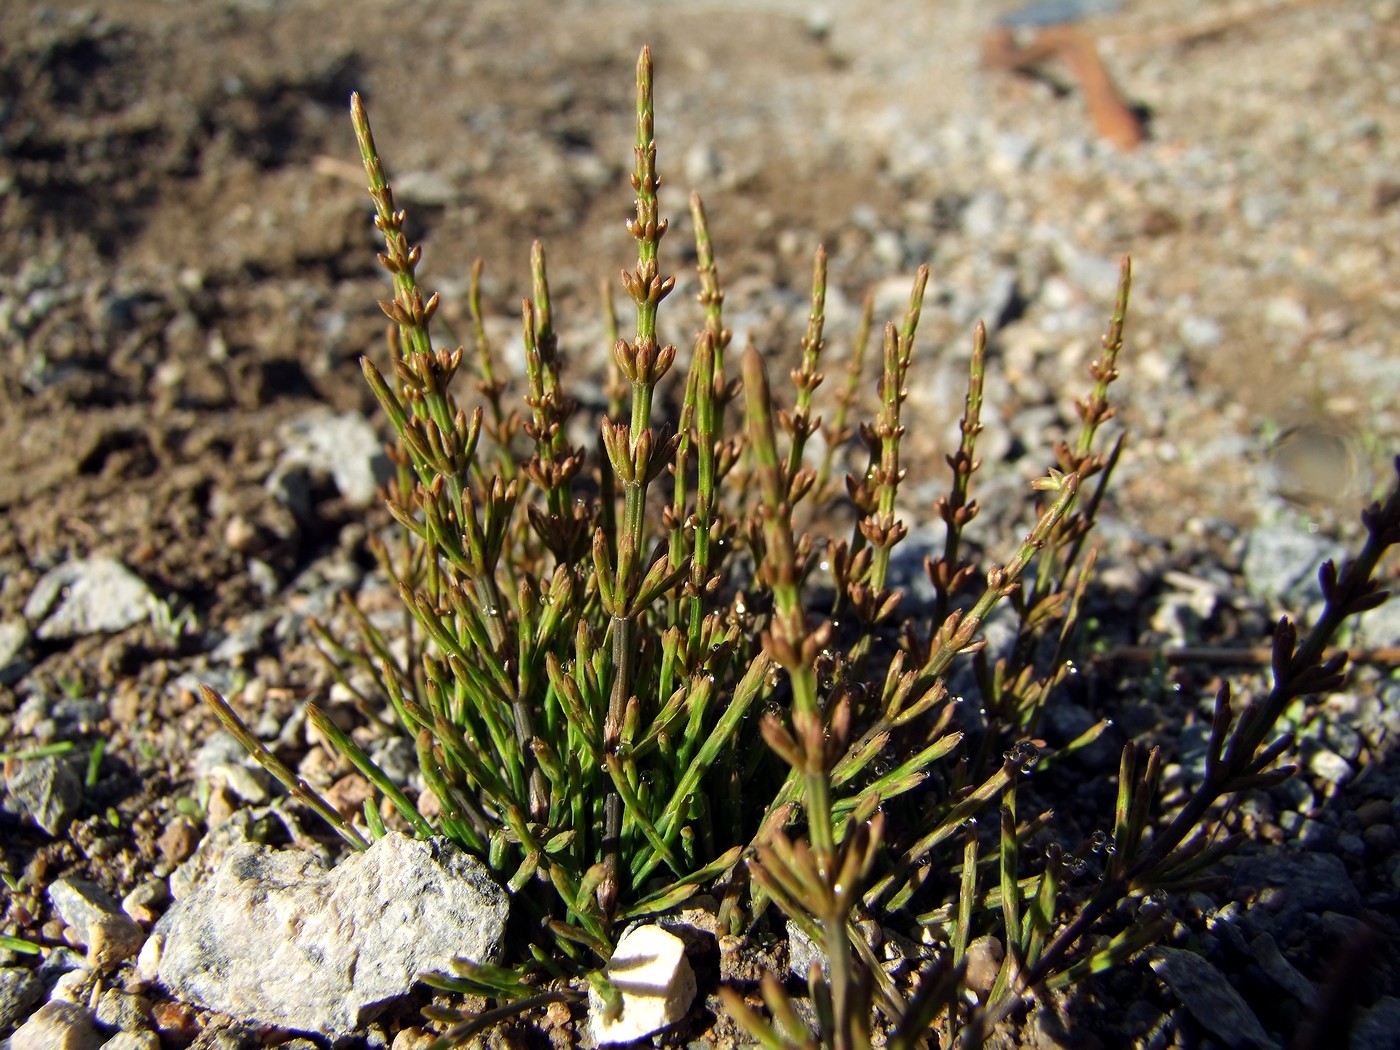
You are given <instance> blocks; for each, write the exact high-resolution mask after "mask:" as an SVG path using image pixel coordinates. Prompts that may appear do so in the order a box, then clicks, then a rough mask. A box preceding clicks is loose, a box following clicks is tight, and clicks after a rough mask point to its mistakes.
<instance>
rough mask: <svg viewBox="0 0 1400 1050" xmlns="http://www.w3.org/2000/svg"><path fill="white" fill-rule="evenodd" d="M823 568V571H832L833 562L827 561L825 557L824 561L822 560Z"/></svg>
mask: <svg viewBox="0 0 1400 1050" xmlns="http://www.w3.org/2000/svg"><path fill="white" fill-rule="evenodd" d="M821 570H822V572H830V571H831V562H829V561H826V560H825V559H823V560H822V562H821Z"/></svg>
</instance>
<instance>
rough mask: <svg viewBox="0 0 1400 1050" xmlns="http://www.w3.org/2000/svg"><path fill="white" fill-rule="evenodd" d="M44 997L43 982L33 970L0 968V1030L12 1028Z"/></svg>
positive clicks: (16, 967)
mask: <svg viewBox="0 0 1400 1050" xmlns="http://www.w3.org/2000/svg"><path fill="white" fill-rule="evenodd" d="M43 997H44V985H43V982H42V981H40V980H39V978H38V976H36V975H35V973H34V971H33V970H30V969H26V968H24V967H20V966H5V967H0V1029H4V1028H8V1027H10V1025H12V1024H14V1023H15V1022H16V1021H17V1020H19V1019H20V1018H21V1017H23V1016H24V1015H25V1014H27V1013H28V1012H29V1010H30V1008H31V1007H32V1006H33V1005H34V1004H35V1003H37V1002H38V1001H39V1000H40V999H42V998H43Z"/></svg>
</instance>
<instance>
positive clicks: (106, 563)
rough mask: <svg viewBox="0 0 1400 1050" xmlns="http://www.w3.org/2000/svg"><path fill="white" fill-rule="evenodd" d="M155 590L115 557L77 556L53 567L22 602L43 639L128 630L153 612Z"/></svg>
mask: <svg viewBox="0 0 1400 1050" xmlns="http://www.w3.org/2000/svg"><path fill="white" fill-rule="evenodd" d="M151 601H152V597H151V592H150V589H149V588H147V586H146V584H145V583H144V582H142V580H141V578H140V577H139V576H137V575H136V574H135V573H133V572H132V571H131V570H130V569H128V568H127V567H126V566H125V565H123V564H122V563H121V562H119V561H117V560H116V559H115V558H79V559H77V560H75V561H70V562H65V563H64V564H62V565H60V566H58V568H56V569H50V570H49V571H48V572H46V573H44V575H43V576H42V577H41V578H40V580H39V582H38V584H36V585H35V587H34V590H33V591H32V592H31V593H30V595H29V600H28V601H26V602H25V603H24V616H25V619H27V620H29V621H30V622H33V621H36V620H42V621H43V622H42V623H40V624H39V627H38V629H37V630H36V631H35V632H34V633H35V634H36V635H37V636H38V637H40V638H43V639H45V640H58V639H64V638H78V637H81V636H83V635H88V634H102V633H105V632H114V631H124V630H126V629H127V628H128V627H132V626H135V625H136V624H138V623H140V622H141V621H143V620H145V619H147V618H148V617H149V616H150V615H151Z"/></svg>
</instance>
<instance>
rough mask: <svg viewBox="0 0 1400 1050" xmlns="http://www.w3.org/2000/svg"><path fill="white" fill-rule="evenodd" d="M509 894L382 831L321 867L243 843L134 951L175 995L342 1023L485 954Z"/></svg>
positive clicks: (467, 867) (319, 1028)
mask: <svg viewBox="0 0 1400 1050" xmlns="http://www.w3.org/2000/svg"><path fill="white" fill-rule="evenodd" d="M507 908H508V900H507V897H506V894H505V892H504V891H503V890H501V889H500V887H498V886H497V885H496V884H495V883H494V882H492V881H491V878H490V876H489V874H488V873H487V870H486V868H485V866H484V865H482V864H481V863H480V862H479V861H477V860H476V859H474V858H472V857H470V856H468V855H467V854H465V853H463V852H462V851H461V850H459V849H458V848H457V847H455V846H452V845H450V844H448V843H443V842H438V841H433V842H419V841H415V840H413V839H409V838H406V837H405V836H402V835H398V834H394V833H391V834H389V835H386V836H385V837H384V838H382V839H380V840H379V841H378V842H376V843H374V845H373V846H371V847H370V848H369V849H368V850H366V851H364V852H362V853H357V854H355V855H353V856H351V857H349V858H347V859H346V860H345V861H343V862H342V863H341V864H340V865H338V866H337V867H335V868H334V869H331V870H330V871H327V870H325V869H323V868H322V867H321V866H320V865H319V864H318V863H317V862H316V860H315V858H314V857H311V856H309V855H307V854H304V853H300V852H293V851H279V850H272V849H269V848H267V847H265V846H260V845H256V844H253V843H242V844H239V845H235V846H233V847H232V848H230V849H229V850H228V852H227V853H226V854H225V856H224V857H223V859H222V861H221V862H220V863H219V865H218V867H217V869H216V870H215V871H214V873H213V874H212V875H211V876H209V877H208V878H207V879H206V880H204V881H203V882H201V883H199V884H198V885H197V886H196V887H195V888H194V890H193V891H192V892H190V893H189V895H188V896H185V897H182V898H181V899H180V900H179V901H178V903H176V904H175V905H174V907H172V908H171V909H170V911H168V912H167V913H166V914H165V916H164V917H163V918H162V919H161V920H160V922H158V923H157V924H156V927H155V930H154V931H153V934H152V937H151V941H152V942H156V943H155V947H154V948H152V945H151V943H149V942H148V945H147V949H149V950H148V951H144V952H143V961H146V960H149V959H150V958H151V957H152V956H154V955H156V954H157V953H158V955H159V961H158V963H157V965H156V973H157V977H158V980H159V981H160V983H161V984H162V985H164V986H165V987H166V988H167V989H169V990H170V991H171V992H172V993H173V994H175V995H176V996H178V997H180V998H182V999H187V1000H190V1001H193V1002H196V1003H201V1004H203V1005H205V1006H208V1007H210V1008H212V1009H215V1010H219V1011H220V1012H223V1013H227V1014H230V1015H232V1016H234V1017H237V1018H240V1019H243V1020H247V1021H252V1022H256V1023H259V1024H273V1025H279V1026H281V1027H285V1028H289V1029H293V1030H296V1031H303V1032H321V1033H323V1034H326V1035H331V1036H336V1035H348V1034H349V1033H351V1032H353V1031H354V1030H356V1029H357V1028H359V1027H361V1026H362V1025H364V1024H365V1023H367V1022H368V1021H369V1020H370V1019H372V1018H373V1017H374V1015H375V1014H376V1013H378V1012H379V1010H381V1009H382V1008H383V1007H384V1006H385V1005H386V1004H388V1003H389V1002H391V1001H393V1000H394V999H397V998H400V997H401V996H404V995H406V994H407V993H408V992H409V990H410V989H411V988H412V986H413V983H414V981H415V980H416V979H417V977H418V975H419V974H421V973H425V972H431V971H446V970H447V969H448V967H449V964H450V963H451V961H452V959H454V958H456V957H459V956H466V957H468V958H471V959H474V960H476V961H478V962H488V961H490V960H491V959H492V958H493V957H494V956H495V954H496V952H497V951H498V949H499V947H500V940H501V936H502V934H503V932H504V929H505V920H506V912H507Z"/></svg>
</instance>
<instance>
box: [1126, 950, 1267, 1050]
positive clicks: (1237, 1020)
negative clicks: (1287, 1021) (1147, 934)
mask: <svg viewBox="0 0 1400 1050" xmlns="http://www.w3.org/2000/svg"><path fill="white" fill-rule="evenodd" d="M1147 961H1148V965H1150V966H1151V967H1152V972H1153V973H1155V974H1156V975H1157V976H1158V977H1160V978H1161V979H1162V981H1163V982H1164V983H1165V984H1166V985H1167V987H1168V988H1170V989H1171V990H1172V994H1173V995H1175V996H1176V997H1177V998H1178V999H1180V1000H1181V1004H1182V1005H1183V1006H1185V1007H1186V1009H1187V1010H1188V1011H1190V1013H1191V1016H1192V1017H1194V1018H1195V1019H1196V1021H1197V1023H1199V1024H1200V1026H1201V1027H1202V1028H1204V1029H1205V1030H1206V1031H1208V1032H1210V1033H1211V1034H1212V1035H1213V1036H1215V1037H1216V1038H1217V1039H1219V1040H1220V1041H1221V1042H1222V1043H1224V1044H1225V1045H1226V1046H1228V1047H1232V1048H1234V1047H1273V1046H1276V1045H1277V1044H1276V1043H1275V1042H1274V1041H1273V1040H1272V1039H1270V1038H1269V1033H1268V1032H1266V1031H1264V1026H1263V1025H1262V1024H1260V1023H1259V1018H1257V1017H1255V1016H1254V1013H1253V1011H1251V1010H1250V1008H1249V1006H1248V1004H1247V1003H1245V1001H1244V999H1243V998H1242V997H1241V996H1240V993H1239V992H1237V991H1235V989H1234V988H1233V987H1232V986H1231V985H1230V982H1229V981H1228V980H1227V979H1226V977H1225V975H1224V974H1223V973H1221V972H1220V971H1219V970H1217V969H1216V968H1215V967H1214V966H1212V965H1211V964H1210V963H1208V962H1206V960H1205V959H1202V958H1201V957H1200V956H1199V955H1197V954H1196V953H1195V952H1188V951H1185V950H1184V949H1181V948H1153V949H1152V950H1151V951H1149V952H1147Z"/></svg>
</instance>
